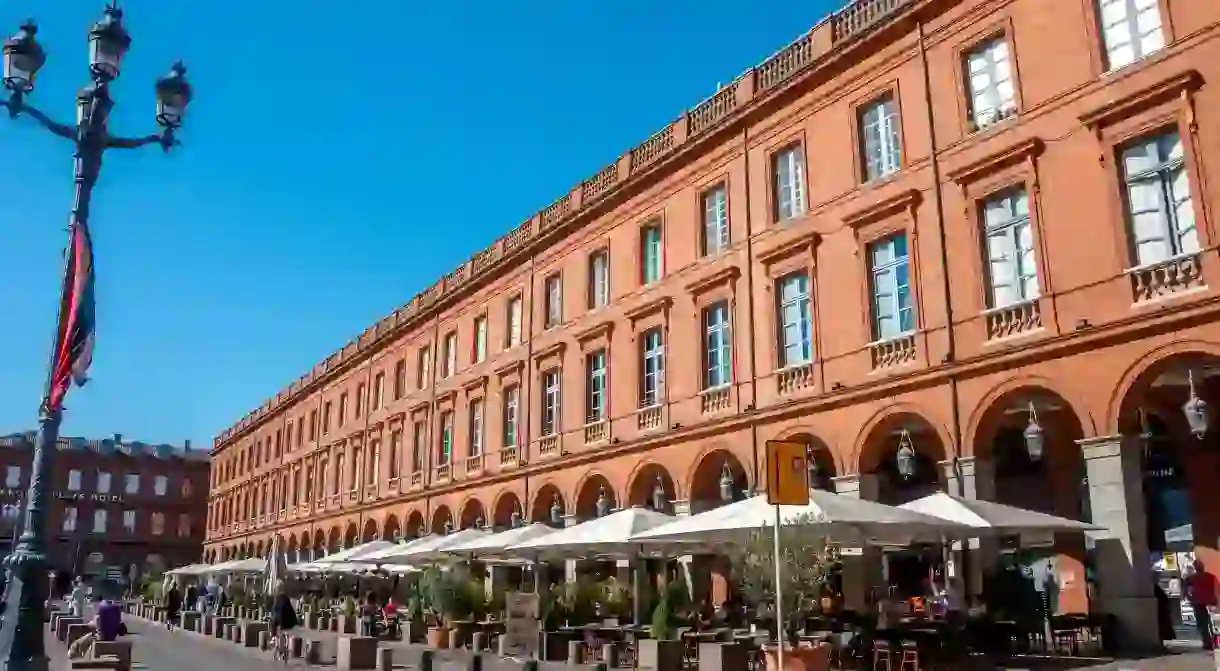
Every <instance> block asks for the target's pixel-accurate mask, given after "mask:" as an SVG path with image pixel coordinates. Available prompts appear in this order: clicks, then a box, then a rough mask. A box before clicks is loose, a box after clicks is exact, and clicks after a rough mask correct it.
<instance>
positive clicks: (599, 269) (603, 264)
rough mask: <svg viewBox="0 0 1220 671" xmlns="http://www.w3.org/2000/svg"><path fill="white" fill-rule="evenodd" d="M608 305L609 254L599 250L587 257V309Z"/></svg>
mask: <svg viewBox="0 0 1220 671" xmlns="http://www.w3.org/2000/svg"><path fill="white" fill-rule="evenodd" d="M609 303H610V252H609V251H607V250H606V249H599V250H597V251H595V252H593V253H592V254H590V255H589V309H590V310H597V309H598V308H604V307H606V305H608V304H609Z"/></svg>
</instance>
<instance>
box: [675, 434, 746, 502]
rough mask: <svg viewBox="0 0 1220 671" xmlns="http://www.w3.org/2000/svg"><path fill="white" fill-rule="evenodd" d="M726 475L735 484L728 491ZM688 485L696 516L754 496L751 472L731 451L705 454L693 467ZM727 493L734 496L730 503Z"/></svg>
mask: <svg viewBox="0 0 1220 671" xmlns="http://www.w3.org/2000/svg"><path fill="white" fill-rule="evenodd" d="M725 473H727V474H728V476H729V482H730V483H731V486H730V487H728V489H727V491H725V490H724V489H723V488H722V487H721V480H722V479H723V476H724V474H725ZM686 482H687V485H686V491H687V492H689V497H690V509H691V510H690V511H691V512H692V513H700V512H703V511H705V510H710V509H712V508H715V507H717V506H721V505H724V504H725V503H729V502H731V501H739V500H741V499H744V498H746V497H748V496H749V495H750V481H749V472H748V471H747V470H746V467H745V465H744V464H742V463H741V460H740V459H738V458H737V455H736V454H734V453H733V452H732V451H731V450H729V449H727V448H714V449H710V450H706V451H704V453H703V454H702V455H700V457H699V458H698V459H697V460H695V462H694V464H693V465H692V466H691V470H690V474H689V475H687V480H686ZM726 493H727V494H728V495H729V497H730V498H729V500H726V499H725V497H724V496H723V495H724V494H726Z"/></svg>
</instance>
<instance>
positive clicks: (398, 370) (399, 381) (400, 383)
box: [394, 359, 407, 401]
mask: <svg viewBox="0 0 1220 671" xmlns="http://www.w3.org/2000/svg"><path fill="white" fill-rule="evenodd" d="M405 393H407V362H406V361H404V360H403V359H399V360H398V363H396V364H394V400H395V401H397V400H398V399H400V398H402V396H403V394H405Z"/></svg>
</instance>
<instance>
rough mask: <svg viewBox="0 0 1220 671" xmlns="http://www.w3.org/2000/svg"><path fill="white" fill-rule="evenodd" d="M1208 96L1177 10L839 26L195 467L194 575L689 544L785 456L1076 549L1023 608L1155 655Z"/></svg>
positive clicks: (1187, 452) (1202, 353) (684, 119)
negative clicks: (652, 510) (557, 547)
mask: <svg viewBox="0 0 1220 671" xmlns="http://www.w3.org/2000/svg"><path fill="white" fill-rule="evenodd" d="M1213 77H1217V78H1220V4H1217V3H1214V2H1201V1H1196V0H859V1H858V2H855V3H853V4H851V5H849V6H847V7H846V8H844V9H843V10H841V11H839V12H838V13H836V14H834V15H832V16H831V17H829V18H827V19H826V20H825V21H823V22H821V23H819V24H818V25H817V26H815V27H814V28H813V29H812V30H811V31H810V32H808V33H806V34H804V35H803V36H801V37H800V38H799V39H798V40H796V41H795V42H793V43H792V44H790V45H788V46H787V47H785V48H784V49H782V50H781V51H779V52H778V53H776V54H775V55H774V56H772V57H771V58H769V59H767V60H766V61H764V62H763V63H761V64H759V65H758V66H756V67H754V68H751V69H750V70H749V71H747V72H746V73H745V74H743V75H742V76H741V77H739V78H737V79H736V80H734V81H733V82H732V83H730V84H728V85H727V86H724V87H722V88H720V89H719V90H718V91H717V92H716V94H715V95H714V96H712V97H711V98H709V99H707V100H705V101H703V102H702V103H700V104H698V105H697V106H695V107H693V108H691V109H690V110H688V111H686V112H684V113H683V114H681V116H679V117H678V118H677V119H676V120H675V121H674V122H673V123H671V124H669V125H667V126H665V127H664V128H663V129H662V130H661V131H659V132H658V133H656V134H655V135H653V136H652V137H650V138H648V139H647V140H646V141H644V142H643V143H642V144H640V145H638V146H636V147H634V148H631V149H630V150H629V151H627V152H626V153H624V154H623V155H621V156H619V157H618V158H617V159H615V160H613V161H612V162H610V163H609V164H608V165H607V166H606V167H605V168H604V169H602V170H600V171H598V172H597V173H596V174H594V175H593V176H592V177H590V178H588V179H586V180H584V181H582V182H581V183H579V184H577V185H576V186H575V187H574V188H572V189H571V190H570V191H569V192H567V193H564V194H563V195H562V196H561V197H560V198H559V199H558V200H556V201H555V202H553V203H551V204H550V205H548V206H547V207H546V208H545V209H543V210H542V211H541V212H539V213H538V214H537V215H535V216H534V217H532V218H530V219H529V220H527V221H525V222H523V223H521V224H520V225H519V226H517V227H516V228H514V229H513V230H512V231H511V232H510V233H509V234H507V235H506V236H504V237H502V238H500V239H499V240H497V241H496V242H495V243H494V244H493V245H491V246H490V247H488V248H487V249H485V250H482V251H480V252H478V253H477V254H475V255H474V256H473V257H472V258H471V259H470V260H469V261H468V262H466V263H464V264H463V265H461V266H460V267H459V268H457V269H456V270H454V271H453V272H452V273H450V274H448V275H446V276H445V277H444V278H442V279H441V280H440V281H438V282H436V283H435V284H434V285H432V286H430V287H428V288H427V289H426V290H425V291H423V292H422V293H421V294H420V295H418V296H416V297H415V298H413V299H412V300H411V301H410V302H409V303H407V304H406V305H405V306H403V307H402V308H400V309H398V310H396V311H395V312H394V313H393V314H391V315H389V316H388V317H386V318H384V319H382V320H381V321H379V322H378V323H377V324H374V325H373V326H371V327H370V328H368V329H367V330H366V331H365V332H364V333H362V334H361V335H360V336H359V337H358V338H357V339H355V340H354V341H352V342H351V343H349V344H348V345H346V346H345V347H343V348H342V349H341V350H340V351H338V352H336V353H335V354H333V355H332V356H330V357H329V358H327V359H326V360H325V361H323V362H322V363H319V364H318V365H316V366H315V367H314V368H313V370H311V371H310V372H309V373H307V374H306V375H305V376H303V377H302V378H300V379H299V380H297V381H295V382H293V383H292V384H291V385H290V386H288V387H287V388H286V389H284V390H283V391H282V392H280V393H279V394H277V395H276V396H275V398H272V399H269V400H268V401H266V402H265V403H263V404H262V405H261V406H260V407H259V408H258V409H257V410H255V411H254V412H252V413H250V414H249V415H247V416H246V417H244V418H243V419H242V420H241V421H240V422H238V423H237V424H236V425H235V426H233V427H232V428H230V429H228V430H226V431H224V432H222V433H221V435H219V436H218V437H217V438H216V439H215V444H214V447H213V455H212V456H213V469H212V483H211V485H212V487H211V490H210V492H211V493H210V505H209V511H208V524H207V539H206V544H205V559H206V560H208V561H220V560H224V559H228V558H232V557H237V556H248V555H258V554H261V553H262V552H264V551H265V550H266V549H267V548H269V547H270V544H271V541H272V538H273V537H275V536H277V535H279V536H281V537H282V538H283V539H284V541H285V543H286V547H287V549H288V551H289V553H290V554H292V555H293V556H295V557H300V558H309V557H314V556H318V555H321V554H323V553H324V552H326V551H328V550H334V549H337V548H339V547H341V546H350V545H352V544H354V543H357V542H359V541H364V540H371V539H373V538H387V539H389V538H395V537H400V536H417V535H420V534H426V533H435V532H443V531H444V530H445V529H452V528H465V527H470V526H472V525H476V524H484V525H487V526H494V527H503V526H506V525H508V524H509V523H510V520H512V519H513V516H514V513H517V514H519V515H520V516H521V517H523V518H525V519H527V520H538V521H547V520H551V519H554V518H556V517H562V518H564V519H568V520H576V521H579V520H583V519H587V518H589V517H592V516H595V515H597V514H598V513H599V512H604V511H606V510H608V509H613V508H620V507H624V506H630V505H655V503H654V502H657V501H658V500H660V502H663V503H664V505H665V507H666V508H669V509H670V510H671V512H675V513H678V514H683V513H687V512H692V511H695V512H697V511H699V510H702V509H706V508H708V507H711V506H716V505H719V504H720V503H722V502H723V501H725V500H731V499H733V498H737V497H740V496H742V495H743V494H744V493H745V492H749V491H754V490H756V489H758V488H759V487H760V483H761V482H765V475H764V468H765V464H764V463H763V461H764V457H763V455H764V449H765V442H766V441H768V440H772V439H790V440H800V441H804V442H805V443H806V444H807V445H808V448H809V453H810V456H811V459H812V463H813V466H812V467H811V472H812V475H813V476H814V479H815V481H816V483H817V485H818V486H820V487H826V488H831V489H834V490H836V491H838V492H840V493H845V494H848V495H853V496H861V497H866V498H869V499H874V500H880V501H884V502H887V503H901V502H903V501H906V500H910V499H912V498H915V497H917V496H920V495H923V494H926V493H929V492H931V491H935V490H937V489H945V490H947V491H949V492H950V493H954V494H959V495H963V496H967V497H977V498H984V499H989V500H995V501H1000V502H1004V503H1011V504H1015V505H1019V506H1023V507H1027V508H1034V509H1037V510H1042V511H1045V512H1050V513H1056V514H1060V515H1064V516H1068V517H1075V518H1085V519H1091V520H1092V521H1093V522H1094V523H1096V524H1098V525H1099V526H1102V527H1104V528H1105V529H1106V531H1105V532H1103V533H1102V534H1100V539H1099V540H1096V541H1095V542H1094V541H1092V540H1087V541H1086V539H1084V538H1082V537H1081V536H1080V535H1079V534H1077V535H1071V536H1063V537H1056V538H1047V539H1042V541H1041V543H1040V545H1041V547H1042V554H1041V557H1042V560H1041V561H1044V564H1045V565H1046V566H1049V567H1051V568H1052V574H1053V575H1054V577H1055V580H1056V582H1057V585H1058V590H1057V591H1058V594H1059V595H1058V604H1057V608H1058V609H1059V610H1062V611H1066V612H1080V611H1084V610H1087V609H1088V608H1090V604H1089V599H1090V598H1092V599H1094V600H1100V603H1093V604H1092V608H1093V609H1095V610H1102V611H1105V612H1110V613H1115V614H1116V615H1118V617H1119V620H1120V622H1121V623H1122V624H1123V625H1125V628H1127V630H1128V631H1129V632H1130V634H1131V635H1133V636H1139V637H1140V638H1142V639H1146V638H1147V637H1148V636H1149V635H1152V636H1155V633H1156V631H1157V628H1156V626H1155V621H1154V620H1152V618H1154V617H1155V612H1156V609H1155V607H1154V605H1153V603H1154V602H1153V592H1152V585H1153V583H1152V578H1151V575H1150V568H1149V567H1150V563H1151V562H1152V560H1154V559H1155V558H1156V557H1159V556H1162V555H1163V554H1164V553H1171V552H1173V551H1176V550H1182V549H1183V548H1189V551H1192V552H1194V554H1195V556H1197V557H1198V558H1199V559H1202V560H1203V561H1204V562H1205V563H1206V564H1207V565H1208V566H1210V567H1211V570H1212V571H1215V572H1220V552H1218V544H1220V540H1218V539H1220V494H1217V491H1218V490H1217V489H1216V488H1215V485H1214V483H1215V482H1216V478H1217V476H1220V426H1217V424H1216V422H1215V421H1214V420H1213V417H1214V416H1215V415H1216V414H1217V411H1216V406H1217V405H1218V404H1220V394H1217V391H1220V379H1218V378H1217V373H1220V366H1218V364H1220V324H1218V323H1217V317H1218V316H1220V295H1218V294H1217V289H1218V288H1220V256H1217V244H1218V242H1220V232H1218V231H1217V229H1216V216H1217V212H1218V211H1220V192H1218V191H1217V187H1216V183H1217V182H1216V180H1217V179H1220V111H1218V110H1220V89H1217V88H1216V83H1215V82H1216V80H1214V79H1213ZM1209 407H1210V409H1211V410H1210V412H1209ZM661 494H663V496H661ZM990 545H993V544H988V543H984V544H983V546H982V547H980V552H979V553H971V557H973V558H974V561H972V562H971V564H972V565H973V566H974V567H975V568H974V569H973V570H975V571H980V570H982V571H985V570H987V569H986V564H987V562H988V561H994V559H995V557H989V555H990V554H991V553H999V552H1001V551H1002V550H1003V548H998V547H989V546H990ZM980 555H981V559H982V561H980V560H979V559H980ZM865 557H866V559H867V558H868V557H869V555H867V554H866V555H865ZM877 563H880V562H871V561H864V562H854V561H853V564H852V565H853V566H855V565H856V564H859V565H860V568H859V569H858V570H859V571H861V574H860V575H859V576H857V577H856V578H853V584H855V582H858V581H859V580H864V581H865V582H866V583H867V582H871V583H872V584H880V583H879V576H880V572H879V571H876V570H874V567H873V565H874V564H877ZM979 567H982V568H979ZM713 568H714V567H713ZM856 570H857V569H853V571H856ZM1088 583H1095V584H1096V585H1099V586H1100V589H1097V590H1089V589H1087V588H1086V585H1087V584H1088ZM850 589H852V590H853V591H854V590H855V588H854V587H853V588H850ZM853 600H854V601H856V602H857V603H861V597H859V596H852V595H849V602H850V601H853ZM1150 622H1151V623H1152V624H1149V623H1150Z"/></svg>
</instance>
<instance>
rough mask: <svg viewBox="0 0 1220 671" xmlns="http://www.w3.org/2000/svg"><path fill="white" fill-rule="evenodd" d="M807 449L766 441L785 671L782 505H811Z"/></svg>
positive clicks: (779, 637) (778, 651)
mask: <svg viewBox="0 0 1220 671" xmlns="http://www.w3.org/2000/svg"><path fill="white" fill-rule="evenodd" d="M806 450H807V448H806V446H805V444H804V443H799V442H795V441H790V440H768V441H767V503H769V504H771V505H772V506H773V507H774V509H775V529H774V530H772V534H771V537H772V542H773V545H772V550H771V553H772V555H774V556H773V557H772V559H773V560H774V564H775V637H776V639H777V640H778V642H779V646H778V647H777V648H776V662H778V665H779V668H781V669H782V668H784V605H783V604H784V592H783V576H782V560H781V558H780V556H779V553H780V543H779V527H780V525H781V524H783V519H782V518H781V516H780V508H779V507H780V506H806V505H809V468H808V465H807V464H806V459H807V456H806Z"/></svg>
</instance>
